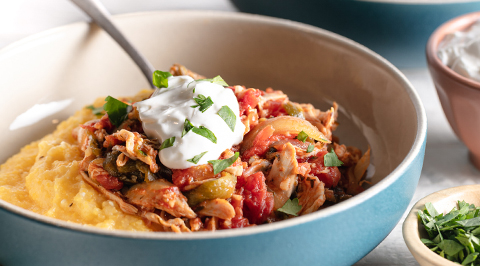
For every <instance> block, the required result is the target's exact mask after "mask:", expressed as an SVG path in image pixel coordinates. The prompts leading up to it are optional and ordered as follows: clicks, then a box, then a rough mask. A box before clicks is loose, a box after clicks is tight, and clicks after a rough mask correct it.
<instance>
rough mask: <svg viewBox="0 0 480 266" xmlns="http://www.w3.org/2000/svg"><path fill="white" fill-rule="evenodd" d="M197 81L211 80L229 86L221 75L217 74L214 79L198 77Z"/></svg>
mask: <svg viewBox="0 0 480 266" xmlns="http://www.w3.org/2000/svg"><path fill="white" fill-rule="evenodd" d="M195 81H210V82H211V83H213V84H218V85H222V86H224V87H228V84H227V83H226V82H225V81H224V80H223V79H222V77H220V76H216V77H214V78H213V79H197V80H195Z"/></svg>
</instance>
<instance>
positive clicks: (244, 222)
mask: <svg viewBox="0 0 480 266" xmlns="http://www.w3.org/2000/svg"><path fill="white" fill-rule="evenodd" d="M241 191H242V192H240V194H243V188H242V189H241ZM230 204H232V206H233V208H234V209H235V217H233V218H232V224H231V228H243V227H247V226H250V223H249V222H248V219H247V218H245V217H243V197H241V198H240V199H237V198H236V197H232V198H231V202H230Z"/></svg>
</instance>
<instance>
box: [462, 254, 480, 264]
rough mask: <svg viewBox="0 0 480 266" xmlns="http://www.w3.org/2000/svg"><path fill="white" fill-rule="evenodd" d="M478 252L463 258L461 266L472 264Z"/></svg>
mask: <svg viewBox="0 0 480 266" xmlns="http://www.w3.org/2000/svg"><path fill="white" fill-rule="evenodd" d="M478 254H479V253H478V252H475V253H471V254H468V256H467V257H466V258H465V260H463V261H462V265H468V264H470V263H472V262H474V261H475V260H476V259H477V257H478Z"/></svg>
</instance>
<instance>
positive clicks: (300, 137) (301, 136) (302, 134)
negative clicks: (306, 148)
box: [297, 130, 308, 142]
mask: <svg viewBox="0 0 480 266" xmlns="http://www.w3.org/2000/svg"><path fill="white" fill-rule="evenodd" d="M307 138H308V135H307V133H305V132H304V131H303V130H302V131H300V133H298V135H297V139H298V140H299V141H301V142H305V140H307Z"/></svg>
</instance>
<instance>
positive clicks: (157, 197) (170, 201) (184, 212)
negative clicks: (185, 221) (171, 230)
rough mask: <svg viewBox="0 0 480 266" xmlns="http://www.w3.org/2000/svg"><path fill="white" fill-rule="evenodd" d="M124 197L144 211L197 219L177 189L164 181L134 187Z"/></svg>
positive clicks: (158, 180)
mask: <svg viewBox="0 0 480 266" xmlns="http://www.w3.org/2000/svg"><path fill="white" fill-rule="evenodd" d="M125 197H126V198H127V200H128V201H129V202H130V203H132V204H134V205H137V206H141V207H142V209H145V210H151V211H153V210H154V209H155V208H156V209H159V210H164V211H166V212H168V213H169V214H171V215H173V216H175V217H187V218H191V219H193V218H196V217H197V215H196V214H195V212H194V211H193V210H192V209H191V208H190V206H188V204H187V198H186V197H185V196H184V195H183V194H182V193H180V190H179V189H178V187H177V186H174V185H173V184H172V183H170V182H168V181H166V180H164V179H157V180H155V181H152V182H146V183H141V184H137V185H134V186H133V187H131V188H130V190H128V191H127V193H126V194H125Z"/></svg>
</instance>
